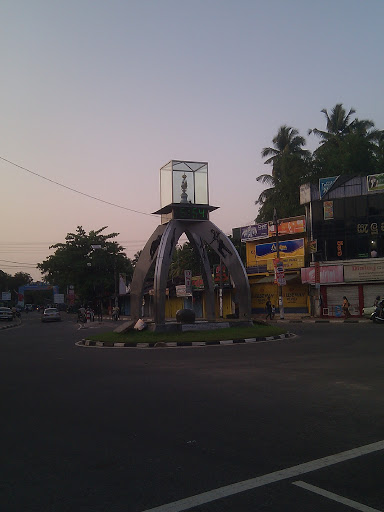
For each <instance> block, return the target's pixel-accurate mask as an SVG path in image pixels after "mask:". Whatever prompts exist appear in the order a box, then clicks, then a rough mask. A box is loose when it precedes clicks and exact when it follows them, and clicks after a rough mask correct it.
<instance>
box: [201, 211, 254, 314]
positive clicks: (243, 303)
mask: <svg viewBox="0 0 384 512" xmlns="http://www.w3.org/2000/svg"><path fill="white" fill-rule="evenodd" d="M193 233H194V235H197V236H199V237H200V238H202V239H203V240H204V241H205V242H207V244H208V245H210V246H211V247H212V249H213V250H214V251H215V252H216V253H217V254H218V255H219V256H220V258H221V259H222V261H223V263H224V264H225V266H226V267H227V269H228V270H229V272H230V273H231V277H232V279H233V282H234V283H235V287H236V295H237V297H238V299H239V318H240V319H242V320H250V319H251V289H250V287H249V281H248V276H247V272H246V270H245V268H244V265H243V262H242V261H241V259H240V256H239V255H238V253H237V251H236V249H235V247H234V245H233V244H232V242H231V241H230V239H229V238H228V237H227V236H226V235H225V234H224V233H223V232H222V231H221V230H220V229H219V228H218V227H217V226H215V224H213V222H211V221H204V222H196V223H194V225H193Z"/></svg>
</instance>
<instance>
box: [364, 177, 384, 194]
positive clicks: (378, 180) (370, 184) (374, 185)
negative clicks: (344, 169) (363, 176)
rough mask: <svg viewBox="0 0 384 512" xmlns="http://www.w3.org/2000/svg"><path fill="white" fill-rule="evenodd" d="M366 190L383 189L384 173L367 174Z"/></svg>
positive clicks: (375, 190) (376, 190)
mask: <svg viewBox="0 0 384 512" xmlns="http://www.w3.org/2000/svg"><path fill="white" fill-rule="evenodd" d="M367 189H368V192H380V191H383V190H384V173H382V174H370V175H368V176H367Z"/></svg>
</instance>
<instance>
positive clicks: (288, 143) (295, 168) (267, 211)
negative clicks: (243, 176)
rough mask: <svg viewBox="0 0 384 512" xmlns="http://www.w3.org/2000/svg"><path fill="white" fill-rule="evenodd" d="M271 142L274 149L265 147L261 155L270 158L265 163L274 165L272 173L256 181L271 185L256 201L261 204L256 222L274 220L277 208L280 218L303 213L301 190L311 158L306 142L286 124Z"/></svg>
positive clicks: (259, 177) (261, 176)
mask: <svg viewBox="0 0 384 512" xmlns="http://www.w3.org/2000/svg"><path fill="white" fill-rule="evenodd" d="M272 142H273V147H267V148H264V149H263V150H262V152H261V156H262V157H263V158H267V159H266V161H265V162H264V163H265V164H271V165H272V174H262V175H260V176H258V177H257V178H256V180H257V181H259V182H261V183H262V184H264V185H267V186H268V188H267V189H266V190H264V191H263V192H262V193H261V194H260V195H259V197H258V199H257V200H256V201H255V204H257V205H260V210H259V213H258V216H257V219H256V220H257V221H267V220H272V217H273V209H274V208H275V207H276V206H278V207H279V214H280V216H281V217H291V216H295V215H300V214H302V213H303V208H302V207H301V206H300V200H299V199H300V198H299V188H300V185H301V184H302V183H303V182H304V181H305V179H306V177H307V175H308V173H309V170H310V156H311V155H310V152H309V151H308V150H306V149H304V148H303V146H305V143H306V141H305V139H304V137H302V136H300V135H299V132H298V130H296V129H295V128H292V127H290V126H287V125H283V126H281V127H280V128H279V131H278V133H277V135H276V136H275V137H274V138H273V139H272Z"/></svg>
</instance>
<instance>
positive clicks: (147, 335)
mask: <svg viewBox="0 0 384 512" xmlns="http://www.w3.org/2000/svg"><path fill="white" fill-rule="evenodd" d="M286 332H287V330H286V329H282V328H281V327H277V326H273V325H257V324H256V325H254V326H253V327H229V328H225V329H215V330H209V331H191V332H166V333H160V332H151V331H146V330H144V331H134V330H132V331H129V332H127V333H123V334H119V333H117V332H112V331H111V332H104V333H100V334H96V335H93V336H87V339H89V340H91V341H104V342H109V343H111V344H113V343H132V344H134V343H135V344H136V343H150V344H155V343H158V342H184V341H187V342H188V341H221V340H236V339H246V338H264V337H266V336H278V335H279V334H284V333H286Z"/></svg>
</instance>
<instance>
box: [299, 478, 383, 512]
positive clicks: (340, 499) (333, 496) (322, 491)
mask: <svg viewBox="0 0 384 512" xmlns="http://www.w3.org/2000/svg"><path fill="white" fill-rule="evenodd" d="M293 485H297V487H302V488H303V489H306V490H307V491H311V492H314V493H315V494H319V495H320V496H324V497H325V498H329V499H330V500H333V501H337V502H338V503H342V504H343V505H347V506H348V507H352V508H354V509H356V510H360V511H361V512H381V511H380V510H378V509H377V508H372V507H367V505H363V504H362V503H358V502H357V501H353V500H350V499H348V498H344V496H339V495H338V494H334V493H333V492H329V491H326V490H325V489H320V487H315V486H314V485H311V484H306V483H305V482H301V481H298V482H293Z"/></svg>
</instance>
